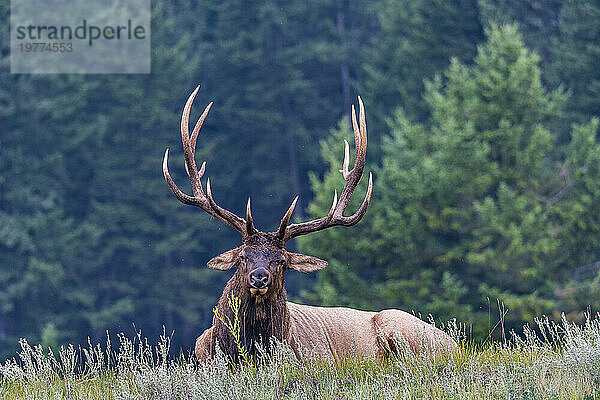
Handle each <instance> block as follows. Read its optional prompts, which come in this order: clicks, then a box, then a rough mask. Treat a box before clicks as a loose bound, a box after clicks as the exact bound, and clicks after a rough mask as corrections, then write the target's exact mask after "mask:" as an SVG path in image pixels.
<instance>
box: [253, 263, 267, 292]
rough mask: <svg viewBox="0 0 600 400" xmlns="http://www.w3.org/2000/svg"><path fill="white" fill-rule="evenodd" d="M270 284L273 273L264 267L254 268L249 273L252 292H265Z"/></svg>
mask: <svg viewBox="0 0 600 400" xmlns="http://www.w3.org/2000/svg"><path fill="white" fill-rule="evenodd" d="M270 284H271V274H270V273H269V271H267V270H266V269H265V268H263V267H258V268H256V269H253V270H252V271H250V273H249V274H248V285H249V286H250V293H252V294H265V293H266V292H267V290H269V285H270Z"/></svg>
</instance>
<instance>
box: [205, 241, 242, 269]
mask: <svg viewBox="0 0 600 400" xmlns="http://www.w3.org/2000/svg"><path fill="white" fill-rule="evenodd" d="M241 250H242V246H239V247H236V248H235V249H231V250H229V251H226V252H225V253H223V254H220V255H218V256H216V257H214V258H212V259H211V260H210V261H209V262H208V263H207V264H206V266H207V267H208V268H212V269H218V270H219V271H227V270H228V269H231V268H233V267H234V266H235V265H236V264H237V263H238V261H239V260H240V258H239V256H240V251H241Z"/></svg>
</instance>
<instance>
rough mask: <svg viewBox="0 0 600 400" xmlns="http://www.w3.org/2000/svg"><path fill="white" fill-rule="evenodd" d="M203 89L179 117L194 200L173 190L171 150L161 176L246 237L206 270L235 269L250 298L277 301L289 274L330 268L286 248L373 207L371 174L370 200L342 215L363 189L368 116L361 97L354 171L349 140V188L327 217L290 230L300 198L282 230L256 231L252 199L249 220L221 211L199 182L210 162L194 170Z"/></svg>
mask: <svg viewBox="0 0 600 400" xmlns="http://www.w3.org/2000/svg"><path fill="white" fill-rule="evenodd" d="M199 88H200V86H198V87H197V88H196V90H194V92H192V94H191V95H190V97H189V98H188V100H187V102H186V104H185V107H184V109H183V113H182V116H181V141H182V143H183V154H184V158H185V169H186V171H187V174H188V176H189V178H190V182H191V184H192V190H193V196H190V195H187V194H185V193H183V192H182V191H181V190H180V189H179V188H178V187H177V185H176V184H175V182H174V181H173V179H172V178H171V175H170V174H169V169H168V165H167V163H168V157H169V149H167V150H166V151H165V156H164V159H163V173H164V176H165V180H166V181H167V184H168V185H169V187H170V188H171V191H172V192H173V194H174V195H175V197H177V199H179V201H181V202H182V203H184V204H188V205H193V206H196V207H200V208H201V209H203V210H204V211H206V212H207V213H208V214H210V215H212V216H213V217H215V218H217V219H218V220H220V221H221V222H223V223H225V224H226V225H229V226H230V227H232V228H233V229H235V230H237V231H238V232H239V233H240V234H241V235H242V242H243V244H242V245H241V246H239V247H236V248H234V249H231V250H229V251H226V252H225V253H223V254H221V255H219V256H217V257H215V258H213V259H212V260H210V261H209V262H208V267H209V268H212V269H217V270H221V271H225V270H228V269H231V268H233V267H234V266H236V267H237V271H236V275H237V281H238V282H242V284H243V286H244V288H245V289H246V292H247V293H249V294H250V295H251V296H254V297H255V298H256V299H258V300H260V299H262V298H269V297H271V296H277V295H278V294H279V293H281V292H282V290H283V282H284V273H285V271H286V270H288V269H294V270H296V271H300V272H313V271H318V270H320V269H322V268H324V267H326V266H327V262H326V261H323V260H320V259H318V258H315V257H311V256H306V255H303V254H297V253H292V252H289V251H287V250H286V249H285V243H286V242H287V241H288V240H290V239H292V238H294V237H296V236H300V235H306V234H308V233H311V232H316V231H319V230H323V229H326V228H329V227H332V226H337V225H341V226H351V225H354V224H356V223H358V221H360V219H361V218H362V217H363V215H364V214H365V212H366V211H367V207H368V206H369V201H370V199H371V192H372V189H373V177H372V174H371V173H369V186H368V189H367V194H366V196H365V199H364V200H363V202H362V205H361V206H360V208H359V209H358V211H356V213H354V214H353V215H351V216H344V215H343V212H344V210H345V209H346V206H347V205H348V202H349V201H350V197H351V196H352V193H353V192H354V189H355V188H356V186H357V185H358V184H359V182H360V180H361V178H362V174H363V170H364V167H365V156H366V151H367V125H366V120H365V110H364V106H363V103H362V100H361V99H360V97H359V98H358V103H359V107H360V114H359V120H360V126H359V123H358V122H357V119H356V112H355V110H354V106H352V125H353V129H354V141H355V145H356V157H355V165H354V168H353V169H352V170H348V166H349V162H350V151H349V145H348V142H347V141H346V140H344V143H345V154H344V162H343V165H342V169H341V170H340V172H341V173H342V175H343V177H344V179H345V181H346V184H345V186H344V188H343V189H342V192H341V195H340V197H339V199H338V194H337V191H335V194H334V196H333V203H332V205H331V209H330V210H329V213H328V214H327V215H326V216H324V217H322V218H318V219H315V220H312V221H308V222H303V223H297V224H291V225H289V221H290V218H291V216H292V213H293V212H294V208H295V206H296V202H297V200H298V197H296V198H295V199H294V201H292V204H291V205H290V207H289V208H288V210H287V212H286V213H285V215H284V216H283V218H282V219H281V223H280V224H279V229H277V230H276V231H275V232H261V231H259V230H257V229H256V228H255V226H254V221H253V218H252V212H251V209H250V199H248V203H247V206H246V218H245V219H244V218H242V217H239V216H237V215H235V214H234V213H232V212H230V211H228V210H226V209H224V208H222V207H220V206H219V205H218V204H217V203H216V202H215V200H214V199H213V195H212V191H211V187H210V179H207V181H206V193H205V192H204V190H203V189H202V185H201V182H200V179H201V178H202V176H203V175H204V172H205V170H206V162H203V163H202V166H201V167H200V169H198V168H197V166H196V161H195V159H194V152H195V148H196V140H197V138H198V134H199V132H200V129H201V128H202V124H203V123H204V120H205V118H206V116H207V114H208V111H209V110H210V108H211V106H212V102H211V103H210V104H209V105H208V106H207V107H206V108H205V109H204V112H203V113H202V115H201V116H200V118H199V119H198V121H197V122H196V125H195V126H194V129H193V131H192V133H191V135H190V133H189V126H188V125H189V114H190V108H191V107H192V103H193V101H194V98H195V96H196V93H197V92H198V89H199Z"/></svg>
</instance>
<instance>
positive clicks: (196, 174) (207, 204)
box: [163, 86, 256, 237]
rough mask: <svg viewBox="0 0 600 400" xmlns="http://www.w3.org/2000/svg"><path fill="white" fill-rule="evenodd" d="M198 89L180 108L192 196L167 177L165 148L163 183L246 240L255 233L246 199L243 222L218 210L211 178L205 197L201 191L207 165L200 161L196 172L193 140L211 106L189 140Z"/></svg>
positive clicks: (201, 117)
mask: <svg viewBox="0 0 600 400" xmlns="http://www.w3.org/2000/svg"><path fill="white" fill-rule="evenodd" d="M198 89H200V86H198V87H197V88H196V90H194V91H193V92H192V94H191V95H190V97H188V100H187V102H186V103H185V107H184V108H183V113H182V114H181V142H182V144H183V155H184V157H185V170H186V172H187V174H188V176H189V177H190V182H191V184H192V191H193V193H194V196H193V197H192V196H189V195H187V194H185V193H183V192H182V191H181V190H180V189H179V188H178V187H177V185H176V184H175V181H173V178H171V174H169V167H168V159H169V149H168V148H167V149H166V151H165V157H164V159H163V174H164V175H165V180H166V181H167V184H168V185H169V187H170V188H171V191H172V192H173V194H174V195H175V197H177V199H178V200H179V201H181V202H182V203H184V204H188V205H191V206H196V207H200V208H201V209H203V210H204V211H206V212H207V213H209V214H210V215H212V216H213V217H215V218H217V219H219V220H221V221H222V222H224V223H225V224H227V225H229V226H230V227H232V228H233V229H235V230H236V231H238V232H240V233H241V234H242V235H243V236H244V237H246V236H248V235H251V234H253V233H254V232H256V230H255V229H254V225H253V223H252V215H251V213H250V199H248V206H247V210H246V215H247V217H246V218H247V219H248V221H247V222H246V220H245V219H243V218H241V217H238V216H237V215H235V214H234V213H232V212H231V211H228V210H226V209H224V208H222V207H220V206H219V205H218V204H217V203H215V201H214V199H213V196H212V191H211V188H210V179H207V181H206V194H204V191H203V190H202V183H201V182H200V178H202V176H203V175H204V171H205V170H206V162H203V163H202V166H201V167H200V170H198V168H197V167H196V160H195V159H194V152H195V151H196V150H195V149H196V140H197V139H198V134H199V133H200V128H202V124H203V123H204V119H205V118H206V116H207V114H208V111H209V110H210V107H211V106H212V104H213V103H212V102H211V103H209V104H208V106H206V108H205V109H204V112H203V113H202V115H201V116H200V118H199V119H198V122H196V125H195V126H194V130H193V131H192V135H191V137H190V133H189V119H190V109H191V108H192V103H193V102H194V98H195V97H196V93H198Z"/></svg>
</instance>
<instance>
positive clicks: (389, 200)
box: [302, 25, 600, 337]
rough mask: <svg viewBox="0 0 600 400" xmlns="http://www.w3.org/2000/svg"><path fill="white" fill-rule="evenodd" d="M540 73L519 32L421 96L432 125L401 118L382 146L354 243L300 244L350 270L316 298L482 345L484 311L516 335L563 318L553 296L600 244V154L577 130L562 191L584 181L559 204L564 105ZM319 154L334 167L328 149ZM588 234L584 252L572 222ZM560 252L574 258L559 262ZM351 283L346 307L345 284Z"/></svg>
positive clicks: (508, 29) (588, 133)
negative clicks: (416, 316)
mask: <svg viewBox="0 0 600 400" xmlns="http://www.w3.org/2000/svg"><path fill="white" fill-rule="evenodd" d="M538 63H539V58H538V57H537V56H536V55H535V54H533V53H530V52H529V51H528V50H527V49H526V48H525V47H524V45H523V42H522V39H521V37H520V35H519V34H518V32H517V29H516V27H515V26H512V25H508V26H505V27H503V28H492V29H491V30H490V31H489V33H488V41H487V42H486V44H485V45H483V46H481V47H480V48H479V51H478V54H477V56H476V57H475V59H474V63H473V65H465V64H462V63H460V62H459V61H457V60H456V59H454V60H452V62H451V65H450V66H449V68H448V70H447V71H446V73H445V74H444V79H442V78H441V77H437V78H435V79H434V80H432V81H429V82H427V84H426V90H425V95H424V98H425V100H426V101H427V104H428V106H429V109H430V114H431V117H430V118H429V119H428V120H426V121H425V122H423V123H422V124H419V123H413V122H411V121H410V120H409V119H408V118H407V117H406V116H405V114H404V112H403V110H401V109H399V110H397V112H396V115H395V118H394V119H392V120H390V121H389V125H390V130H391V135H390V136H389V137H386V138H384V141H383V157H382V160H381V165H380V166H378V167H377V168H376V174H375V175H376V177H377V181H376V184H375V188H374V198H373V203H372V206H371V210H370V211H369V213H368V214H367V216H366V217H365V220H364V221H363V222H361V226H360V227H359V228H355V231H354V232H353V233H352V235H353V237H357V238H359V239H357V240H347V239H346V240H344V238H343V237H342V236H341V234H342V232H341V230H331V231H327V232H323V233H321V234H320V235H321V236H319V237H315V238H307V239H305V240H304V241H303V242H302V248H303V250H304V251H306V252H309V253H314V254H316V255H318V256H325V257H326V258H329V259H334V260H340V259H344V260H347V261H346V262H348V263H349V268H348V269H349V270H350V271H344V270H343V269H341V268H339V267H337V266H336V267H334V268H333V269H331V270H330V271H327V270H324V271H323V272H322V273H321V274H320V276H319V281H320V286H319V287H318V288H317V293H316V294H315V295H313V296H314V297H313V298H315V299H319V297H320V296H321V293H323V295H322V296H323V297H325V298H329V297H331V296H332V294H337V292H341V293H344V295H343V296H341V297H340V299H341V300H342V302H343V303H344V304H351V305H359V306H360V305H361V304H360V300H359V299H365V298H367V299H368V303H369V304H370V305H371V306H373V304H376V305H381V306H385V307H392V306H395V307H400V308H405V309H415V310H416V311H418V312H422V313H433V314H434V315H436V316H437V317H438V318H441V319H442V320H446V319H449V318H452V317H458V318H459V319H460V320H469V321H473V322H475V324H476V325H475V334H476V335H480V336H482V337H484V336H485V335H486V334H487V332H485V331H484V329H485V327H484V326H483V324H482V323H481V322H482V321H484V320H485V319H486V314H485V313H486V312H489V311H488V310H486V308H487V307H486V299H488V298H492V299H496V298H498V299H500V301H501V302H503V303H504V304H505V305H506V306H507V307H508V308H509V310H510V312H509V314H508V315H507V317H506V322H507V323H508V324H509V325H510V326H511V327H514V326H518V324H520V323H521V321H527V320H531V318H533V317H534V316H535V315H540V314H542V313H549V314H551V313H553V311H554V310H556V309H557V307H559V305H560V303H559V299H558V298H557V296H556V295H555V293H554V289H555V288H556V285H560V282H561V280H562V279H564V278H565V277H566V275H567V274H568V273H569V271H571V270H572V269H573V268H574V267H576V266H577V265H578V264H577V261H579V260H577V258H578V257H579V258H581V257H585V255H587V256H588V257H589V258H591V259H593V258H594V257H595V256H596V255H595V254H594V255H590V253H594V251H597V249H598V246H599V244H600V243H598V239H597V238H598V233H600V230H598V228H599V226H598V224H597V222H596V219H597V212H596V210H597V209H598V208H593V205H592V204H589V199H592V198H595V196H594V194H596V190H597V182H598V181H600V175H599V174H598V169H597V168H598V165H600V164H598V163H595V164H594V162H595V161H596V160H595V157H598V156H600V152H599V151H598V144H597V143H596V139H595V137H594V135H595V132H596V130H597V129H596V128H597V122H596V121H594V122H592V123H591V125H589V126H587V127H579V128H576V129H575V130H574V132H573V141H572V142H571V145H570V146H569V148H568V149H567V150H566V152H567V154H569V155H568V156H567V159H566V162H565V164H564V165H565V166H564V167H563V169H564V168H567V169H568V170H569V171H571V170H573V171H572V172H569V178H568V179H569V180H570V179H573V178H571V176H573V174H577V173H575V172H574V171H581V170H580V169H579V168H583V169H585V172H584V173H583V171H582V172H580V173H579V175H577V176H579V178H578V179H577V180H576V181H577V182H580V183H579V184H578V188H577V189H573V192H572V193H570V194H569V195H565V197H564V198H561V196H560V195H559V194H558V193H559V190H561V185H562V180H563V179H562V178H561V177H560V176H559V174H558V171H559V169H560V165H561V164H562V163H563V161H562V160H556V159H555V158H553V157H554V156H555V154H554V153H553V151H552V150H553V143H554V136H553V135H552V134H551V132H550V129H549V128H550V127H551V126H552V125H553V124H554V123H555V122H556V121H557V120H558V119H559V118H560V116H561V112H562V111H561V110H562V108H563V104H564V102H565V95H564V93H563V92H561V91H560V90H556V91H553V92H548V91H547V90H546V89H545V88H544V87H543V85H542V82H541V78H540V69H539V66H538ZM367 106H368V104H367ZM583 143H586V144H585V145H583ZM583 148H585V149H586V150H585V152H584V150H583ZM577 149H579V150H577ZM322 153H323V157H324V158H325V159H326V160H327V161H332V160H333V156H332V154H330V152H329V151H327V150H326V149H325V147H324V149H323V151H322ZM575 165H577V166H575ZM592 165H593V167H592ZM333 175H335V173H334V172H330V173H328V174H326V175H325V177H324V179H323V180H318V179H313V190H314V191H315V192H316V193H318V194H319V195H317V196H316V198H315V203H314V205H312V206H311V208H310V210H311V212H312V213H313V215H321V214H323V212H324V210H325V207H327V204H328V203H327V199H325V198H323V197H321V195H320V193H321V192H322V191H325V188H330V187H332V186H335V185H334V180H333V179H334V178H333ZM335 183H337V182H335ZM337 184H338V185H339V183H337ZM590 190H591V191H592V193H589V191H590ZM586 191H588V193H586ZM359 192H360V191H359ZM569 198H570V199H569ZM586 200H587V201H588V203H587V204H586V205H585V206H583V205H579V206H577V205H578V203H579V202H585V201H586ZM588 204H589V206H591V207H588ZM557 214H560V215H561V217H560V218H558V217H557ZM565 218H566V220H565ZM569 218H573V219H572V220H569ZM588 220H589V228H588V230H586V231H583V232H581V234H582V235H584V236H586V238H587V239H584V238H583V236H582V237H579V236H577V235H579V234H580V233H579V231H578V229H579V228H580V227H581V225H580V226H578V227H577V228H575V227H574V226H573V225H570V224H569V221H571V223H575V221H577V222H578V223H581V224H584V223H585V222H587V221H588ZM575 231H577V232H575ZM315 236H316V235H315ZM567 237H569V238H570V239H566V238H567ZM569 240H581V244H582V245H584V246H581V245H574V244H573V243H570V244H567V243H569ZM363 241H364V242H366V243H369V244H368V245H362V243H363ZM563 245H566V247H568V248H569V250H570V251H572V252H573V253H574V254H572V255H571V256H570V257H560V256H561V255H563V254H564V252H565V251H566V249H565V248H564V247H563ZM342 257H343V258H342ZM350 260H351V261H350ZM575 260H577V261H575ZM346 276H348V280H346V279H345V278H346ZM357 281H358V282H360V285H357V289H358V290H354V291H353V293H354V295H352V294H350V293H352V292H349V291H350V290H351V288H349V287H348V282H353V283H354V282H357ZM341 282H345V283H341ZM552 282H554V283H552ZM365 294H367V295H365ZM482 308H483V310H482ZM577 308H578V309H579V310H582V309H585V303H583V304H582V303H580V304H578V305H577ZM482 311H483V312H482Z"/></svg>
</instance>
